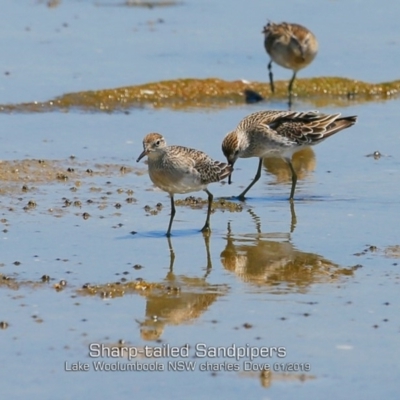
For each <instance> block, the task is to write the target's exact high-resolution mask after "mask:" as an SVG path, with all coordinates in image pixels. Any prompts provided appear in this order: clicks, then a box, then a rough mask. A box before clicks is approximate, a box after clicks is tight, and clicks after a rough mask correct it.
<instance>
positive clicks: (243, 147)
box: [222, 111, 357, 201]
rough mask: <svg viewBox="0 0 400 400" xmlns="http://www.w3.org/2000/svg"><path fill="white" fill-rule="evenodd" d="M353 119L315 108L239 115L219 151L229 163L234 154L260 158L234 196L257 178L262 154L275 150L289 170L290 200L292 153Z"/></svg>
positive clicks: (293, 177)
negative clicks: (250, 175)
mask: <svg viewBox="0 0 400 400" xmlns="http://www.w3.org/2000/svg"><path fill="white" fill-rule="evenodd" d="M356 120H357V117H355V116H352V117H340V114H320V113H318V112H317V111H308V112H296V111H258V112H255V113H253V114H250V115H248V116H247V117H245V118H243V119H242V121H240V123H239V125H238V126H237V127H236V129H235V130H234V131H232V132H229V133H228V134H227V135H226V136H225V138H224V140H223V142H222V151H223V153H224V155H225V157H226V159H227V160H228V163H229V165H231V166H232V167H233V165H234V164H235V162H236V160H237V159H238V158H249V157H259V158H260V160H259V164H258V169H257V173H256V175H255V177H254V179H253V181H252V182H251V183H250V185H249V186H248V187H247V188H246V189H245V190H244V191H243V192H242V193H241V194H240V195H239V196H238V198H239V199H240V200H244V198H245V195H246V193H247V192H248V191H249V190H250V188H251V187H252V186H253V185H254V184H255V183H256V182H257V181H258V180H259V179H260V176H261V167H262V161H263V157H266V156H268V155H270V156H273V155H274V154H275V155H277V156H280V157H282V158H283V159H284V160H285V161H286V162H287V163H288V165H289V167H290V170H291V172H292V188H291V191H290V197H289V200H290V201H293V196H294V191H295V188H296V182H297V175H296V172H295V170H294V168H293V165H292V155H293V154H294V153H296V152H297V151H299V150H300V149H302V148H304V147H305V146H312V145H315V144H317V143H320V142H322V141H323V140H325V139H327V138H328V137H330V136H332V135H334V134H335V133H336V132H339V131H341V130H342V129H345V128H348V127H350V126H352V125H354V124H355V122H356ZM229 183H231V175H229Z"/></svg>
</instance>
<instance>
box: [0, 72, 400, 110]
mask: <svg viewBox="0 0 400 400" xmlns="http://www.w3.org/2000/svg"><path fill="white" fill-rule="evenodd" d="M399 91H400V80H396V81H392V82H384V83H378V84H373V83H367V82H361V81H358V80H354V79H347V78H337V77H319V78H310V79H298V80H296V82H295V87H294V97H296V98H299V99H304V100H307V101H308V102H311V103H312V104H314V105H315V106H318V107H321V106H328V105H336V106H346V105H349V104H354V103H355V102H356V103H360V102H368V101H379V100H389V99H392V98H395V97H397V95H398V93H399ZM272 98H274V99H282V100H285V99H286V98H287V81H277V82H276V87H275V94H274V95H273V96H272V95H271V92H270V88H269V85H268V84H267V82H248V81H242V80H237V81H224V80H221V79H216V78H209V79H177V80H170V81H161V82H153V83H147V84H143V85H137V86H126V87H121V88H116V89H103V90H96V91H83V92H76V93H67V94H64V95H62V96H59V97H56V98H55V99H52V100H49V101H45V102H30V103H20V104H6V105H0V112H3V113H12V112H26V113H35V112H50V111H63V112H68V111H71V110H81V111H86V112H87V111H89V112H108V113H113V112H127V111H128V110H130V109H132V108H141V107H153V108H163V107H167V108H171V109H190V108H226V107H231V106H235V105H240V104H243V103H245V102H254V101H257V100H260V99H264V100H266V101H268V100H270V99H272Z"/></svg>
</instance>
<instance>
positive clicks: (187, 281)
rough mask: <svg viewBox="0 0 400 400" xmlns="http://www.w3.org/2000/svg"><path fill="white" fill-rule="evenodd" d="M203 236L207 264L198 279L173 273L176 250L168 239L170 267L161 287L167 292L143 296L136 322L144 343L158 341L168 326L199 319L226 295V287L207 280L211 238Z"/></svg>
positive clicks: (209, 267)
mask: <svg viewBox="0 0 400 400" xmlns="http://www.w3.org/2000/svg"><path fill="white" fill-rule="evenodd" d="M203 237H204V244H205V248H206V259H207V261H206V262H207V265H206V268H205V274H204V275H203V276H200V277H187V276H185V275H176V274H175V273H174V262H175V251H174V249H173V247H172V241H171V238H167V240H168V246H169V250H170V267H169V271H168V274H167V276H166V277H165V279H164V281H163V282H161V284H163V285H165V287H167V289H168V290H167V291H159V292H157V291H153V292H152V293H149V294H148V295H147V296H146V316H145V320H144V321H142V322H139V324H140V334H141V337H142V338H143V339H144V340H149V341H152V340H153V341H154V340H158V339H159V338H160V337H161V335H162V333H163V332H164V329H165V327H166V326H167V325H181V324H184V323H189V322H190V321H192V320H194V319H196V318H199V317H200V316H201V315H202V314H203V313H204V312H205V311H206V310H207V309H208V308H209V307H210V306H211V305H212V304H213V303H214V301H215V300H216V299H217V298H218V297H220V296H223V295H225V294H226V293H227V292H228V287H227V286H226V285H212V284H209V283H208V282H207V281H206V278H207V276H208V275H209V274H210V272H211V269H212V264H211V256H210V247H209V246H210V243H209V240H210V235H209V234H208V233H204V234H203ZM196 259H197V257H196ZM194 268H195V266H194Z"/></svg>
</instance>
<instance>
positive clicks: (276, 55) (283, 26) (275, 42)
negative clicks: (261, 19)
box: [262, 22, 318, 105]
mask: <svg viewBox="0 0 400 400" xmlns="http://www.w3.org/2000/svg"><path fill="white" fill-rule="evenodd" d="M262 33H264V47H265V50H266V51H267V53H268V54H269V56H270V57H271V61H270V62H269V64H268V70H269V80H270V85H271V91H272V92H274V91H275V87H274V79H273V75H272V62H276V63H277V64H278V65H280V66H281V67H284V68H288V69H291V70H292V71H293V76H292V79H291V80H290V82H289V86H288V92H289V105H290V104H291V96H292V88H293V82H294V80H295V78H296V74H297V71H299V70H300V69H302V68H305V67H307V65H309V64H310V63H311V62H312V61H313V60H314V58H315V56H316V55H317V52H318V41H317V38H316V37H315V35H314V34H313V33H312V32H311V31H310V30H308V29H307V28H306V27H304V26H302V25H299V24H290V23H287V22H282V23H280V24H275V23H273V22H268V24H267V25H266V26H265V27H264V29H263V31H262Z"/></svg>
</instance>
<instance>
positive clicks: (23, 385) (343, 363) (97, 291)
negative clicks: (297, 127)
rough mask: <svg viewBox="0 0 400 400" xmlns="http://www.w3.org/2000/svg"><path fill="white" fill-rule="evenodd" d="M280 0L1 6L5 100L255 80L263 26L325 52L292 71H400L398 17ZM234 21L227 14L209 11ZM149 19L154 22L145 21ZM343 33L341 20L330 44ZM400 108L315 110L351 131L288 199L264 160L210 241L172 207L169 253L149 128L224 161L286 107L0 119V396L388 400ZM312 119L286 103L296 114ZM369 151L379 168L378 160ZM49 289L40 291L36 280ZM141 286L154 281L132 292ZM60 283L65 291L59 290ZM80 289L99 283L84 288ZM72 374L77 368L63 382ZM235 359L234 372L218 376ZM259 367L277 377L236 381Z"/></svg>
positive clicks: (198, 214)
mask: <svg viewBox="0 0 400 400" xmlns="http://www.w3.org/2000/svg"><path fill="white" fill-rule="evenodd" d="M109 3H110V4H111V5H113V4H115V5H117V2H114V3H113V2H109ZM229 4H230V3H229ZM290 4H291V9H290V10H285V11H284V10H283V8H282V6H280V5H279V2H273V3H272V4H271V5H270V6H269V7H268V8H270V9H271V13H272V10H273V15H272V14H269V13H268V10H266V6H265V3H264V2H261V1H256V2H254V5H252V8H250V7H249V6H248V2H236V3H235V6H233V5H230V6H229V5H228V3H227V2H225V1H220V2H218V3H217V4H215V3H211V2H201V3H199V2H185V3H183V4H180V5H177V6H174V7H159V8H158V7H155V8H153V9H146V8H142V7H126V6H125V7H123V6H115V7H114V6H111V5H110V6H107V7H106V6H101V5H98V4H97V5H96V4H95V3H93V2H89V1H88V2H78V1H71V2H61V3H60V5H59V6H58V7H55V8H49V7H47V6H46V2H36V1H35V2H34V1H31V2H30V1H26V2H18V4H16V3H15V4H14V2H12V3H11V2H10V3H9V4H8V6H7V11H8V18H6V21H5V24H6V25H5V26H6V27H7V30H6V32H7V34H6V36H5V37H3V38H2V39H1V40H2V46H4V49H5V60H7V61H6V62H7V63H8V64H7V65H6V66H3V69H4V70H7V71H9V72H10V74H9V75H5V74H3V76H2V77H1V83H0V86H1V87H0V99H1V101H0V103H1V104H5V103H16V102H24V101H32V100H48V99H49V98H52V97H53V96H58V95H61V94H63V93H65V92H73V91H76V90H88V89H99V88H105V87H117V86H122V85H128V84H138V83H142V82H149V81H158V80H162V79H171V78H179V77H188V76H192V77H208V76H217V77H221V78H224V79H239V78H246V79H255V80H263V79H266V78H267V76H266V69H265V66H266V63H267V61H268V60H267V57H266V55H265V54H264V52H263V48H262V38H261V37H260V36H261V35H260V34H259V31H261V28H262V25H263V24H264V23H265V21H266V18H267V17H269V18H271V19H272V20H277V21H279V20H282V19H286V20H289V21H298V22H302V23H304V25H307V26H310V27H312V28H313V30H314V32H315V33H316V34H317V36H318V38H320V43H321V50H320V54H319V55H318V58H317V59H316V60H315V61H314V63H313V64H312V65H311V66H310V67H309V68H307V69H306V70H304V71H301V73H300V76H301V77H307V76H320V75H328V76H329V75H339V76H347V77H352V78H357V79H360V80H366V81H369V82H382V81H388V80H392V79H397V78H398V76H397V75H396V74H397V73H398V72H397V71H398V69H397V65H398V62H397V61H398V59H397V61H396V57H398V54H399V52H396V51H393V50H394V49H396V48H397V47H398V46H399V43H397V42H395V41H393V40H394V39H393V34H392V33H390V32H393V29H395V30H396V31H397V30H398V29H397V22H396V25H394V23H395V21H396V19H395V18H396V17H395V15H396V12H395V11H396V10H394V9H393V10H391V12H387V13H385V14H384V16H385V19H383V18H382V19H381V18H377V15H380V14H381V13H383V12H384V10H385V9H387V7H386V8H385V7H384V6H385V2H383V3H382V2H379V3H378V2H374V1H370V2H365V3H363V10H362V11H363V12H362V15H358V14H357V13H356V11H357V10H359V7H360V3H359V2H356V1H352V2H347V3H346V5H344V3H343V4H341V3H337V2H323V3H321V2H318V3H317V2H314V1H313V2H290ZM388 4H389V3H388ZM390 4H391V3H390ZM378 5H379V7H378ZM316 7H318V9H321V10H323V12H322V11H321V14H320V15H321V16H320V18H319V20H318V21H317V20H316V19H315V17H314V16H313V12H310V10H315V8H316ZM391 7H392V8H393V7H397V6H393V5H391ZM285 8H286V7H285ZM228 9H229V18H221V16H222V15H225V13H226V12H227V10H228ZM27 11H29V12H27ZM392 11H393V12H392ZM354 15H357V17H356V18H357V21H358V19H360V21H361V20H362V21H363V23H358V22H360V21H358V22H357V21H354V18H355V17H354ZM159 18H161V19H162V20H163V21H164V22H154V21H157V20H158V19H159ZM327 20H329V24H328V23H327V22H326V21H327ZM335 21H336V22H338V21H340V23H341V24H342V25H340V26H341V29H336V30H335V31H333V30H332V24H333V23H334V22H335ZM372 21H373V24H372ZM356 22H357V23H356ZM64 23H66V24H67V26H63V24H64ZM371 25H373V26H374V29H371ZM105 26H107V29H105ZM238 26H240V29H237V27H238ZM26 27H29V28H30V29H29V30H27V29H26ZM235 27H236V29H235ZM394 27H395V28H394ZM82 32H86V33H85V35H83V33H82ZM333 32H334V33H335V35H337V36H335V40H334V39H332V35H333ZM377 32H379V35H376V33H377ZM111 33H112V34H111ZM155 35H157V40H156V39H155ZM237 35H239V37H240V40H238V39H237ZM348 36H350V37H351V40H345V38H346V37H348ZM210 38H212V40H210ZM337 38H340V40H339V39H337ZM193 43H195V45H194V44H193ZM367 44H368V46H367ZM18 46H19V47H18ZM17 48H18V52H17V51H16V49H17ZM367 51H368V52H370V53H372V54H374V57H371V56H369V55H368V53H367ZM332 60H334V61H332ZM94 66H96V67H94ZM274 73H275V74H276V77H277V79H288V78H289V76H290V71H286V70H283V69H280V68H278V67H276V68H275V70H274ZM399 103H400V101H399V100H392V101H387V102H376V103H368V104H360V105H359V104H357V103H356V102H350V101H349V103H348V105H347V107H345V108H341V109H338V108H336V107H333V106H332V107H326V108H323V109H321V111H323V112H342V113H343V114H345V115H358V116H359V119H358V123H357V124H356V125H355V126H354V127H352V128H350V129H347V130H345V131H343V132H341V133H339V134H338V135H335V136H334V137H333V138H330V139H329V140H327V141H325V142H324V143H322V144H320V145H318V146H317V147H315V148H313V150H312V151H311V150H309V151H306V152H303V153H302V154H299V155H297V157H296V158H295V160H294V164H295V166H296V167H297V168H298V169H299V182H298V186H297V189H296V194H295V199H296V201H295V204H294V208H292V209H291V207H290V204H289V202H288V201H287V198H288V196H289V192H290V183H289V175H288V171H287V169H286V167H285V166H284V165H283V164H281V163H279V160H266V161H265V164H264V169H263V174H262V178H261V179H260V181H259V182H258V183H257V184H256V185H255V186H254V187H253V188H252V189H251V191H250V192H249V198H248V199H247V200H246V202H245V203H243V207H242V211H238V210H236V211H229V210H227V209H220V208H218V207H216V209H215V212H214V213H213V214H212V216H211V226H212V233H211V235H210V236H209V237H207V236H203V235H202V234H201V233H200V232H199V231H198V230H199V229H200V228H201V226H202V224H203V223H204V219H205V211H206V210H205V208H204V207H200V208H198V207H196V208H193V209H192V208H191V207H189V206H177V214H176V217H175V221H174V225H173V235H172V237H171V240H170V241H169V240H167V238H166V237H165V236H164V233H165V231H166V229H167V225H168V221H169V210H170V205H169V199H168V197H167V196H166V195H165V193H163V192H161V191H159V190H157V189H155V188H154V187H153V186H152V185H151V183H150V180H149V178H148V176H147V172H146V165H145V163H143V162H141V163H136V162H135V160H136V158H137V156H138V155H139V154H140V152H141V150H142V145H141V141H142V138H143V136H144V135H145V134H146V133H148V132H150V131H159V132H161V133H162V134H163V135H165V137H166V139H167V141H168V142H169V143H170V144H175V143H179V144H181V145H185V146H191V147H196V148H198V149H201V150H204V151H206V152H207V153H208V154H210V155H211V156H212V157H213V158H216V159H222V153H221V150H220V143H221V141H222V138H223V136H224V134H225V133H226V132H228V131H229V130H230V129H232V128H233V127H234V126H235V125H236V124H237V122H238V121H239V120H240V119H241V118H242V117H243V116H245V115H247V114H249V113H251V112H253V111H256V110H261V109H264V108H278V109H284V108H285V107H286V104H285V103H283V102H279V101H271V102H268V103H263V104H256V105H243V106H240V107H234V108H229V109H222V110H220V109H216V108H213V109H208V110H188V111H171V110H167V109H161V110H152V109H149V108H145V109H133V110H131V111H130V112H129V114H98V113H90V114H89V113H83V112H79V113H78V112H70V113H44V114H9V115H6V114H0V121H1V126H2V127H3V129H2V133H0V141H1V153H0V158H1V160H2V162H1V163H0V171H2V172H1V177H2V178H1V179H2V182H1V188H0V223H1V226H2V230H1V234H0V238H1V239H2V240H1V242H2V243H1V244H0V246H1V255H0V274H1V275H0V278H1V283H0V295H1V299H2V304H3V305H2V308H1V312H0V322H3V324H2V325H1V326H2V328H3V329H1V330H0V343H1V344H2V351H1V353H0V361H1V363H2V365H7V369H6V370H4V371H3V373H2V374H1V378H0V381H1V387H2V394H3V395H4V396H7V397H9V398H28V397H29V398H42V399H46V398H49V399H50V398H54V393H55V392H56V393H57V397H58V398H65V399H68V398H79V397H80V396H82V395H81V393H82V392H84V391H89V390H90V393H91V395H93V396H97V397H101V398H102V397H106V396H107V397H110V396H113V397H115V396H118V397H119V398H131V397H132V394H133V395H140V396H141V397H143V398H155V397H159V396H160V393H168V395H169V394H171V395H170V397H172V396H174V397H175V398H178V399H180V398H182V399H183V398H188V397H191V398H192V397H194V398H215V397H217V395H218V396H223V397H230V398H243V397H245V396H246V397H249V396H250V397H252V398H271V399H274V398H279V399H285V398H294V397H296V398H317V397H321V394H322V393H323V395H324V398H328V399H336V398H342V397H344V395H343V394H344V393H346V397H349V395H350V396H351V397H352V398H363V399H373V398H378V397H380V398H387V399H392V398H393V399H394V398H396V395H397V394H398V390H399V385H398V379H397V375H398V373H397V372H398V368H399V366H398V358H399V354H398V343H399V326H400V320H399V315H400V313H399V305H398V285H399V282H400V275H399V272H398V271H399V270H398V267H399V265H398V263H399V257H400V243H399V235H398V233H397V232H398V230H399V227H398V218H397V215H398V212H399V201H398V189H397V186H398V185H397V184H398V181H399V178H398V176H399V169H400V162H399V159H400V139H399V135H398V127H397V113H398V111H397V110H398V108H399ZM308 107H309V104H308V103H307V102H301V101H300V100H296V102H295V108H296V109H307V108H308ZM374 151H379V152H380V153H381V154H382V156H381V157H380V158H374V157H372V156H370V155H372V154H373V153H374ZM71 156H73V157H71ZM23 160H31V161H30V162H29V166H28V165H25V164H23V165H22V164H21V165H19V166H15V165H14V164H11V163H13V162H19V161H21V162H22V161H23ZM38 160H43V161H44V162H40V163H39V161H38ZM53 160H56V161H53ZM4 166H6V167H5V168H4ZM121 167H126V170H124V169H122V171H121ZM256 167H257V160H255V159H248V160H239V161H238V163H237V168H236V170H235V173H234V175H233V184H232V185H230V186H228V185H227V184H213V185H210V187H209V189H210V190H211V191H212V193H213V194H214V196H215V198H216V199H218V198H220V197H225V196H233V195H236V194H238V193H239V192H240V191H241V190H242V189H243V188H244V187H245V186H246V185H247V184H248V182H249V181H250V179H251V178H252V177H253V176H254V174H255V172H256ZM68 168H70V171H68ZM71 168H72V169H73V170H71ZM10 169H11V171H14V172H11V173H10ZM17 169H18V171H16V170H17ZM88 169H89V170H91V171H92V172H86V171H87V170H88ZM4 170H6V171H7V174H5V173H4ZM57 173H60V174H65V175H66V176H68V179H62V176H59V177H58V178H57V176H56V175H57ZM13 175H15V177H14V178H13ZM6 177H8V178H7V179H6ZM23 185H26V186H27V188H26V190H23V188H22V187H23ZM130 191H133V193H132V192H130ZM194 195H195V196H196V197H201V198H204V199H205V197H206V196H205V194H203V193H200V192H199V193H196V194H194ZM177 198H180V199H184V198H185V196H177ZM66 199H68V200H70V201H71V204H70V205H68V204H69V202H66ZM127 199H131V200H127ZM30 201H31V203H29V202H30ZM88 201H90V202H88ZM74 202H76V203H74ZM158 203H161V204H162V207H161V210H158V208H157V204H158ZM29 204H30V205H29ZM74 204H75V205H74ZM118 204H119V205H120V207H119V206H118ZM146 205H147V206H149V209H145V208H144V207H145V206H146ZM84 213H88V214H89V216H88V218H87V219H84V217H83V214H84ZM153 214H154V215H153ZM132 231H134V232H137V233H136V234H132V233H131V232H132ZM44 275H48V276H49V278H50V280H49V282H42V279H41V278H42V277H43V276H44ZM5 278H7V279H5ZM138 278H142V279H143V280H144V282H148V283H149V284H152V285H153V286H149V287H147V288H146V289H143V288H144V283H140V281H136V280H137V279H138ZM45 280H46V279H45ZM62 280H65V281H66V286H63V285H62V284H61V286H57V285H60V283H59V282H60V281H62ZM116 282H118V284H115V283H116ZM85 284H89V289H90V288H92V289H93V290H92V291H91V290H87V289H82V287H83V286H84V285H85ZM121 288H122V289H121ZM120 340H123V341H124V342H121V343H122V344H121V343H118V341H120ZM91 343H99V344H103V345H105V346H115V347H118V346H120V347H121V346H126V347H128V348H131V349H138V350H139V351H140V350H143V348H144V346H150V347H154V346H159V347H160V346H163V345H170V346H177V347H179V348H182V346H185V345H188V346H189V350H188V357H178V358H176V359H175V358H173V357H167V356H163V357H160V358H155V357H148V358H146V357H143V355H142V356H141V357H138V358H133V359H132V360H130V361H129V360H127V357H126V355H124V354H121V357H101V358H99V359H97V358H94V355H93V354H91V356H90V354H89V345H90V344H91ZM199 344H205V345H206V346H207V348H208V349H209V353H208V355H207V357H204V358H203V357H201V356H202V353H201V352H200V351H196V345H199ZM234 345H235V346H237V347H244V348H245V349H246V348H251V349H253V351H258V350H259V349H260V348H261V347H283V348H284V349H285V352H286V356H285V357H278V356H277V355H276V352H274V351H272V357H265V358H261V357H258V358H255V359H254V360H253V362H251V363H249V364H246V365H245V364H244V363H245V362H248V361H249V357H242V358H240V357H236V358H235V357H230V356H229V355H225V356H219V357H218V356H215V355H214V354H213V353H212V348H213V347H221V348H223V349H224V348H227V347H230V346H231V347H232V346H234ZM237 354H238V353H236V355H237ZM195 356H197V357H195ZM177 360H178V361H188V362H189V361H193V362H196V365H195V367H194V368H195V370H194V371H190V370H189V367H188V366H183V367H182V368H183V369H185V371H180V372H178V371H173V366H172V364H169V362H173V361H177ZM96 361H102V362H105V363H106V364H107V365H108V366H109V367H111V365H116V364H115V363H117V362H119V363H120V364H119V368H120V369H121V368H122V367H121V365H126V364H127V363H137V364H135V365H136V368H140V367H142V368H143V365H144V364H146V363H148V364H149V365H150V366H151V367H158V368H159V369H160V368H164V370H163V371H159V372H143V371H136V372H134V371H120V372H104V371H103V372H101V371H95V369H94V368H95V364H94V362H96ZM79 362H80V363H86V364H88V366H89V369H90V370H89V371H87V372H83V371H79V372H72V371H70V369H72V367H73V363H79ZM207 362H208V364H206V363H207ZM228 364H229V365H231V367H232V368H233V369H236V368H238V369H239V371H230V372H229V371H225V370H224V368H228ZM259 364H263V365H264V364H268V365H269V366H270V368H271V369H272V371H271V372H264V373H263V374H261V373H260V371H245V370H244V369H245V367H246V366H247V367H249V366H252V368H253V369H256V367H257V366H258V365H259ZM160 365H161V366H162V367H161V366H160ZM202 368H208V369H209V370H207V371H202V370H201V369H202ZM285 368H286V369H287V370H286V371H285ZM210 369H211V370H210ZM160 390H161V391H162V392H160ZM216 394H217V395H216Z"/></svg>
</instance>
